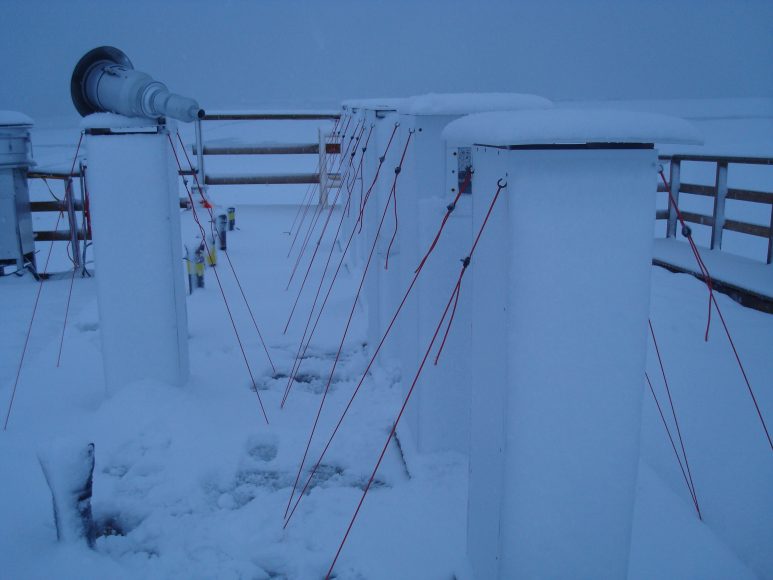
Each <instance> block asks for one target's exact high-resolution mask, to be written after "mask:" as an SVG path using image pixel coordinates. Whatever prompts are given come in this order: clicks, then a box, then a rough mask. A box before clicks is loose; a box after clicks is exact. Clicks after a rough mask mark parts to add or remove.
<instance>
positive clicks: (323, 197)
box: [317, 129, 329, 207]
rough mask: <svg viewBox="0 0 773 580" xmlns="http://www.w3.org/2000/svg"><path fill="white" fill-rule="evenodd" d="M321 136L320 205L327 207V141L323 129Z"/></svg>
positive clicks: (320, 132) (319, 132)
mask: <svg viewBox="0 0 773 580" xmlns="http://www.w3.org/2000/svg"><path fill="white" fill-rule="evenodd" d="M317 131H318V134H319V205H321V206H322V207H327V194H328V188H329V186H328V174H327V139H326V138H325V133H324V132H323V131H322V129H318V130H317Z"/></svg>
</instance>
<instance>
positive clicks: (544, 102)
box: [399, 93, 553, 116]
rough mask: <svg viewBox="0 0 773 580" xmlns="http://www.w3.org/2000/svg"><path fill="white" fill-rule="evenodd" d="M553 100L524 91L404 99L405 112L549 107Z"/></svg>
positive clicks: (451, 112) (453, 112) (458, 112)
mask: <svg viewBox="0 0 773 580" xmlns="http://www.w3.org/2000/svg"><path fill="white" fill-rule="evenodd" d="M552 107H553V103H552V101H550V100H548V99H546V98H545V97H540V96H538V95H530V94H525V93H428V94H426V95H418V96H415V97H410V98H408V99H405V100H404V102H403V103H402V105H401V106H400V109H399V110H400V113H402V114H404V115H416V116H425V115H451V116H459V115H469V114H470V113H477V112H480V111H518V110H521V109H550V108H552Z"/></svg>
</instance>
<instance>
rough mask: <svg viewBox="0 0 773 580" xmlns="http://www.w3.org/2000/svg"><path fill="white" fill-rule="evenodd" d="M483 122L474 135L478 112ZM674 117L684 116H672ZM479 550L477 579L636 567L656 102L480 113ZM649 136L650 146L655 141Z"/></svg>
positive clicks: (660, 131) (664, 123)
mask: <svg viewBox="0 0 773 580" xmlns="http://www.w3.org/2000/svg"><path fill="white" fill-rule="evenodd" d="M476 126H478V127H480V128H479V130H478V132H477V133H476V130H475V127H476ZM673 127H675V128H673ZM446 135H447V136H448V137H453V138H455V139H456V140H463V139H464V138H465V137H466V139H467V141H468V142H470V143H492V144H493V145H494V146H493V147H492V146H482V145H481V146H476V147H474V148H473V159H474V163H475V176H474V195H473V229H474V230H475V231H477V230H478V228H479V227H480V224H481V223H482V222H483V219H484V216H485V215H486V213H487V212H488V210H489V207H490V204H491V200H492V197H493V195H494V192H495V191H496V183H497V180H498V179H500V178H504V180H505V181H507V183H508V186H507V188H506V190H504V191H503V192H502V194H501V195H500V198H499V201H498V202H497V206H495V208H494V211H493V213H492V216H491V218H490V221H489V223H488V225H487V226H486V230H485V232H484V234H483V236H482V237H481V241H480V244H479V246H478V248H477V250H476V254H475V258H474V260H473V263H472V264H471V266H470V267H471V274H472V282H473V283H472V287H471V288H467V289H463V292H464V291H467V292H472V295H473V296H472V336H473V342H472V345H473V346H472V376H473V377H474V384H473V388H472V396H471V437H470V484H469V503H468V555H469V558H470V564H471V567H472V570H473V572H474V577H475V578H476V579H478V580H483V579H486V580H489V579H497V578H499V579H510V578H610V579H612V578H625V577H626V576H627V572H628V554H629V548H630V537H631V527H632V519H633V507H634V499H635V491H636V480H637V466H638V461H639V426H640V416H641V400H642V399H641V397H642V393H643V377H644V368H645V358H646V337H647V334H646V333H647V330H646V329H647V318H648V314H649V294H650V269H651V257H652V243H653V238H652V228H653V219H654V215H655V213H654V209H655V193H656V185H657V183H656V163H657V153H656V151H655V150H654V149H653V148H652V145H651V143H653V142H673V141H677V142H678V141H682V142H695V141H696V140H697V139H693V138H692V137H693V136H694V133H693V132H692V131H691V130H690V128H689V126H687V125H686V124H685V123H683V122H679V121H678V120H673V121H672V120H670V119H667V118H663V117H660V116H655V115H644V116H641V117H639V116H637V115H633V114H625V113H616V114H613V113H601V114H596V113H594V112H592V111H581V112H577V113H574V112H572V111H533V112H529V113H528V114H527V113H509V114H506V115H498V116H497V115H474V116H471V117H468V118H467V119H462V120H460V121H457V122H456V123H454V124H453V125H451V126H449V128H448V129H447V131H446ZM648 144H650V145H648Z"/></svg>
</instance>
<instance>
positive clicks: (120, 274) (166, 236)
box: [84, 115, 188, 393]
mask: <svg viewBox="0 0 773 580" xmlns="http://www.w3.org/2000/svg"><path fill="white" fill-rule="evenodd" d="M149 123H151V122H150V121H148V120H147V119H144V120H143V119H126V118H121V117H116V116H114V115H111V116H107V115H94V116H92V117H88V118H86V119H85V120H84V125H85V126H86V127H87V129H86V138H85V146H86V154H87V158H88V161H89V170H88V173H87V180H88V188H89V193H90V195H91V220H92V229H93V238H94V259H95V270H96V281H97V298H98V303H99V318H100V333H101V339H102V356H103V361H104V369H105V380H106V385H107V390H108V392H109V393H115V392H116V391H118V390H119V389H120V388H122V387H123V386H125V385H126V384H128V383H131V382H134V381H138V380H142V379H150V380H159V381H164V382H166V383H169V384H172V385H181V384H183V383H185V382H186V380H187V378H188V325H187V314H186V305H185V281H184V272H183V260H182V242H181V235H180V208H179V199H178V194H177V186H178V180H179V177H178V175H177V168H176V166H175V165H174V161H173V157H172V150H171V145H170V144H169V139H168V130H167V128H166V127H164V126H157V125H151V124H149Z"/></svg>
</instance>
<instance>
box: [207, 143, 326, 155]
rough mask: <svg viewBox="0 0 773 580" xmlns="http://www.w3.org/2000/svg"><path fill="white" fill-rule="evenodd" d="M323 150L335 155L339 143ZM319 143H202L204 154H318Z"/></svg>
mask: <svg viewBox="0 0 773 580" xmlns="http://www.w3.org/2000/svg"><path fill="white" fill-rule="evenodd" d="M325 151H326V152H327V153H328V154H329V155H335V154H337V153H340V152H341V145H340V144H338V143H327V144H326V145H325ZM193 154H194V155H197V154H198V150H197V148H196V146H195V145H194V146H193ZM318 154H319V143H296V144H288V145H269V144H266V145H237V146H232V147H218V146H215V145H204V155H318Z"/></svg>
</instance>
